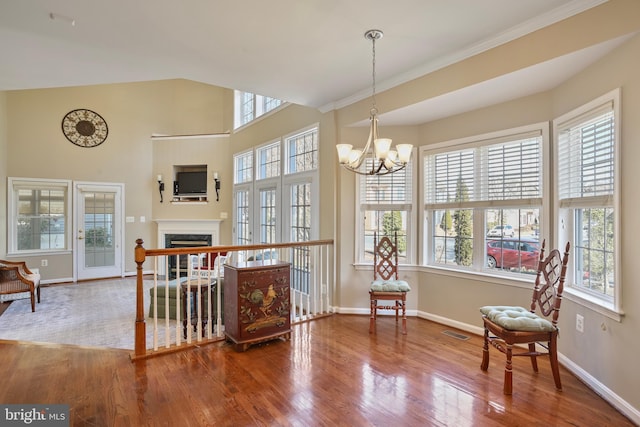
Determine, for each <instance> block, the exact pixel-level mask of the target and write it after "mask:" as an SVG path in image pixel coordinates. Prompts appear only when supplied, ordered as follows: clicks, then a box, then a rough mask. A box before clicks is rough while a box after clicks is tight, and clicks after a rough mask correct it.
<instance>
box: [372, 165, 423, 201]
mask: <svg viewBox="0 0 640 427" xmlns="http://www.w3.org/2000/svg"><path fill="white" fill-rule="evenodd" d="M371 162H372V160H371V159H367V161H366V162H364V163H363V164H362V166H361V169H362V170H371V166H372V165H371ZM411 181H412V180H411V162H409V163H408V164H407V166H406V167H405V168H404V169H401V170H399V171H397V172H394V173H389V174H386V175H360V202H361V203H362V204H364V205H369V204H383V205H398V204H410V203H411Z"/></svg>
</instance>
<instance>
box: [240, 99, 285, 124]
mask: <svg viewBox="0 0 640 427" xmlns="http://www.w3.org/2000/svg"><path fill="white" fill-rule="evenodd" d="M234 98H235V102H234V105H235V108H234V110H235V114H234V129H238V128H239V127H241V126H244V125H246V124H248V123H250V122H252V121H253V120H255V119H257V118H258V117H260V116H263V115H265V114H267V113H268V112H270V111H273V110H275V109H276V108H278V107H279V106H281V105H282V104H283V101H282V100H280V99H277V98H271V97H268V96H262V95H258V94H255V93H251V92H242V91H239V90H236V91H235V96H234Z"/></svg>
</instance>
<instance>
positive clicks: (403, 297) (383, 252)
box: [369, 233, 411, 335]
mask: <svg viewBox="0 0 640 427" xmlns="http://www.w3.org/2000/svg"><path fill="white" fill-rule="evenodd" d="M377 238H378V236H377V233H374V234H373V246H374V250H373V281H372V282H371V287H370V288H369V299H370V303H371V317H370V320H369V333H373V332H375V330H376V319H377V317H378V310H395V312H396V323H397V322H398V317H399V311H400V310H402V333H403V334H405V335H406V333H407V311H406V305H407V292H409V291H410V290H411V287H410V286H409V284H408V283H407V282H406V281H404V280H399V279H398V235H397V233H396V234H394V240H393V242H392V241H391V239H390V238H389V237H388V236H384V237H382V238H381V239H380V241H379V242H378V241H377ZM380 301H386V302H390V301H393V305H390V304H389V303H387V304H380V303H379V302H380Z"/></svg>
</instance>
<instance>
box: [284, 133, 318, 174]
mask: <svg viewBox="0 0 640 427" xmlns="http://www.w3.org/2000/svg"><path fill="white" fill-rule="evenodd" d="M286 141H287V145H286V146H287V171H286V173H287V174H292V173H297V172H305V171H313V170H316V169H317V168H318V130H317V129H311V130H308V131H306V132H302V133H300V134H297V135H293V136H290V137H288V138H287V140H286Z"/></svg>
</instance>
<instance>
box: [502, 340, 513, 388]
mask: <svg viewBox="0 0 640 427" xmlns="http://www.w3.org/2000/svg"><path fill="white" fill-rule="evenodd" d="M505 347H506V352H505V353H506V355H507V363H506V364H505V366H504V394H508V395H510V394H511V393H512V392H513V365H512V363H511V357H512V355H513V345H511V344H506V346H505Z"/></svg>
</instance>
